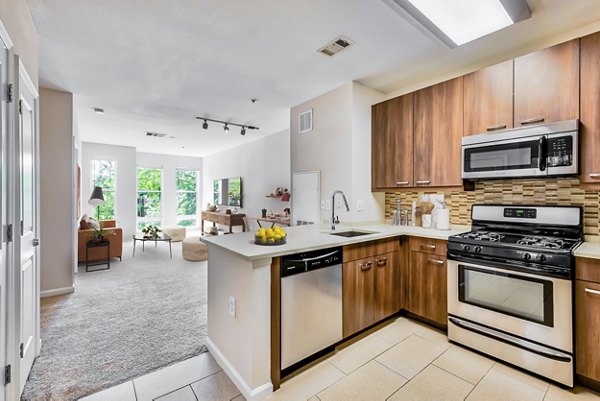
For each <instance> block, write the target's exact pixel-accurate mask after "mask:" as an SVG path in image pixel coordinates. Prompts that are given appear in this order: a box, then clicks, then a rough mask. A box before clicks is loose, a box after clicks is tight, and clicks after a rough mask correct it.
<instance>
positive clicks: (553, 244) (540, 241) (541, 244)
mask: <svg viewBox="0 0 600 401" xmlns="http://www.w3.org/2000/svg"><path fill="white" fill-rule="evenodd" d="M517 245H524V246H532V247H535V248H548V249H562V248H564V247H565V241H563V240H562V239H560V238H551V237H534V236H527V237H525V238H523V239H520V240H518V241H517Z"/></svg>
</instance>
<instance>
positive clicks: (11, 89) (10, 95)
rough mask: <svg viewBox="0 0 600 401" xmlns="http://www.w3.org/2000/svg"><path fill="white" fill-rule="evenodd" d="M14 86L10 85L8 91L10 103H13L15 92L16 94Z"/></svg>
mask: <svg viewBox="0 0 600 401" xmlns="http://www.w3.org/2000/svg"><path fill="white" fill-rule="evenodd" d="M14 89H15V87H14V85H13V84H8V90H7V94H6V95H7V98H8V103H12V101H13V92H14Z"/></svg>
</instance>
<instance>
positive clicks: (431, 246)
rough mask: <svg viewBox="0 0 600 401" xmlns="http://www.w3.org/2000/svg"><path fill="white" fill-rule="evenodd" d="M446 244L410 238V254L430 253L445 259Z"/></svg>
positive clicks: (428, 239) (445, 242)
mask: <svg viewBox="0 0 600 401" xmlns="http://www.w3.org/2000/svg"><path fill="white" fill-rule="evenodd" d="M447 249H448V242H447V241H444V240H439V239H430V238H421V237H410V250H411V251H412V252H422V253H430V254H434V255H440V256H444V257H446V251H447Z"/></svg>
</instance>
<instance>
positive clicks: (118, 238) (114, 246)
mask: <svg viewBox="0 0 600 401" xmlns="http://www.w3.org/2000/svg"><path fill="white" fill-rule="evenodd" d="M116 225H117V222H116V221H115V220H102V221H100V226H101V227H102V229H103V230H104V231H105V237H106V239H107V240H109V241H110V246H109V254H110V257H111V258H119V259H121V257H122V255H123V229H122V228H117V227H116ZM82 227H85V225H84V223H83V222H82V223H80V226H79V230H78V233H77V261H78V262H85V261H86V259H85V245H86V244H87V242H88V241H90V240H93V239H94V230H93V229H92V228H82ZM105 257H106V248H90V251H89V258H90V260H99V259H104V258H105Z"/></svg>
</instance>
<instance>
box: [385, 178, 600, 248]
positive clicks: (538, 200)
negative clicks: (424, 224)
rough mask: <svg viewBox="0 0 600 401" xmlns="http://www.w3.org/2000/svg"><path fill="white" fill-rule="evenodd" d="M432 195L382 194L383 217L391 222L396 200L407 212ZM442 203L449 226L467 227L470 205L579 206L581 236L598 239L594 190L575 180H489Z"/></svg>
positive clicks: (599, 205) (452, 194)
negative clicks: (448, 216) (446, 209)
mask: <svg viewBox="0 0 600 401" xmlns="http://www.w3.org/2000/svg"><path fill="white" fill-rule="evenodd" d="M429 193H437V192H435V191H433V192H431V191H415V192H386V194H385V217H386V219H391V218H392V213H393V210H394V209H395V208H396V200H398V199H399V200H400V202H401V203H400V204H401V207H403V208H404V207H406V208H409V209H410V208H411V206H412V202H413V201H418V200H419V196H420V195H422V194H429ZM444 195H445V201H446V203H447V204H448V206H447V207H448V208H449V209H450V222H451V223H452V224H471V206H472V205H473V204H474V203H484V204H504V205H561V206H568V205H574V206H583V218H584V234H585V235H594V236H598V235H600V223H599V222H598V209H599V208H600V197H599V193H598V190H590V189H582V188H580V186H579V180H578V179H574V178H558V179H546V180H533V179H532V180H527V179H521V180H491V181H479V182H476V183H475V190H474V191H465V192H446V193H445V194H444Z"/></svg>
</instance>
